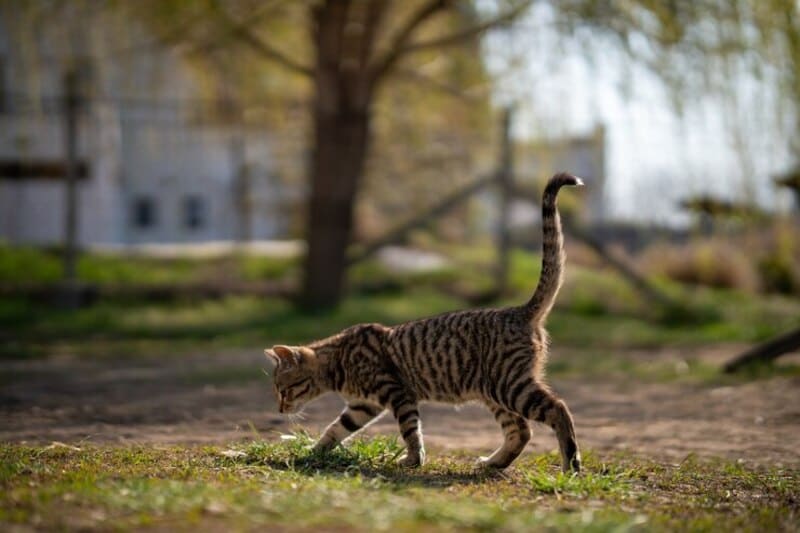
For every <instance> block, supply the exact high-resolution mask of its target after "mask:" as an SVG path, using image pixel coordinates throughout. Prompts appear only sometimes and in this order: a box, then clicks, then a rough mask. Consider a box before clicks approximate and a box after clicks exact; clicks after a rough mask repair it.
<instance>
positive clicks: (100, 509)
mask: <svg viewBox="0 0 800 533" xmlns="http://www.w3.org/2000/svg"><path fill="white" fill-rule="evenodd" d="M285 437H286V440H278V441H277V442H269V441H262V440H255V441H253V442H251V443H249V444H244V445H238V446H235V447H234V448H233V449H227V450H223V449H221V448H215V447H202V448H201V447H198V448H173V447H167V448H152V447H151V448H145V447H94V446H83V447H81V448H76V447H69V446H64V445H51V446H48V447H40V448H32V447H25V446H18V445H3V446H2V448H0V457H2V461H0V487H2V491H0V526H2V525H3V524H5V526H6V527H8V526H13V525H19V524H27V525H32V526H34V527H37V528H48V529H79V528H81V529H123V530H124V529H131V528H138V527H155V528H161V529H165V528H166V529H195V528H198V527H200V528H209V529H210V528H213V529H260V528H264V527H270V528H275V529H286V530H310V529H318V528H320V527H324V528H325V529H326V530H337V529H339V530H360V531H375V530H393V531H396V530H399V531H433V530H437V531H438V530H445V531H447V530H466V531H487V530H498V529H500V530H504V531H526V530H530V529H532V528H537V529H549V530H555V531H562V530H563V531H610V530H614V531H628V530H642V531H645V530H646V531H671V530H675V529H680V530H688V531H712V530H714V531H726V530H744V531H748V530H749V531H764V530H786V531H789V530H793V529H794V528H795V527H796V524H797V520H798V518H800V508H799V507H798V500H797V493H798V490H799V489H800V486H798V485H799V484H800V483H799V482H798V472H797V471H796V470H792V469H785V468H774V469H771V470H763V469H751V468H748V467H746V466H744V465H741V464H738V463H735V462H726V461H703V462H701V461H698V460H696V459H694V458H692V457H689V458H687V460H685V461H684V462H682V463H680V464H677V465H673V464H663V463H659V462H655V461H652V460H648V459H641V458H637V457H634V456H629V455H628V456H614V457H600V456H597V455H595V454H592V453H589V454H587V455H586V457H585V464H586V471H585V473H583V474H581V475H579V476H572V475H564V474H561V473H560V472H559V471H558V466H557V463H558V458H557V457H556V456H555V455H554V454H545V455H533V454H526V455H524V456H523V457H522V458H520V460H518V462H517V463H515V466H514V467H513V468H511V469H510V470H508V471H507V472H505V473H503V474H492V473H487V472H484V471H480V470H476V469H475V467H473V465H472V461H473V459H474V458H473V457H471V456H470V455H467V454H464V453H452V454H445V455H441V454H438V453H433V454H431V456H430V460H429V463H428V464H426V466H425V467H423V468H422V469H419V470H405V469H402V468H400V467H398V466H396V464H395V462H394V461H395V459H396V457H397V456H398V455H399V454H400V452H401V451H402V449H401V447H400V446H399V445H398V442H397V441H396V440H395V439H391V438H386V437H377V438H374V439H371V440H361V439H356V440H355V441H353V442H352V443H351V444H350V445H349V446H348V447H347V448H339V449H337V450H335V451H333V452H331V453H330V454H327V455H317V454H314V453H312V452H310V451H309V450H308V446H309V445H310V444H311V440H310V439H309V437H308V436H307V435H305V434H294V435H288V436H285Z"/></svg>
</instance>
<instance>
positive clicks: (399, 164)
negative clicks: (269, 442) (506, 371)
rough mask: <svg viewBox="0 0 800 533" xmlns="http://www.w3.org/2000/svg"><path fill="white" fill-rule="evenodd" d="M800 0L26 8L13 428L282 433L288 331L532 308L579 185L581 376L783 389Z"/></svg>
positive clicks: (14, 39) (9, 147)
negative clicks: (270, 363)
mask: <svg viewBox="0 0 800 533" xmlns="http://www.w3.org/2000/svg"><path fill="white" fill-rule="evenodd" d="M799 9H800V7H798V3H797V2H796V1H794V0H769V1H761V0H759V1H756V0H724V1H723V0H700V1H681V0H669V1H667V0H665V1H663V2H653V1H645V0H641V1H639V0H637V1H631V2H616V1H612V0H608V1H597V0H567V1H547V0H530V1H524V0H474V1H467V0H414V1H403V2H400V1H382V0H316V1H311V0H309V1H292V2H288V1H281V0H272V1H270V0H264V1H255V0H216V1H215V0H198V1H184V0H139V1H137V2H123V1H118V0H117V1H115V0H102V1H98V0H92V1H89V0H71V1H64V0H36V1H34V0H31V1H25V2H20V1H14V0H0V298H2V299H1V300H0V341H1V344H0V358H2V364H3V369H4V370H3V374H2V376H3V378H2V381H1V382H0V383H1V384H2V385H3V390H4V392H3V393H2V394H0V402H2V405H3V410H4V413H5V414H4V416H5V417H7V419H8V420H9V421H11V422H12V423H13V424H16V425H17V427H16V428H12V429H5V430H4V431H5V433H4V434H3V435H4V437H5V438H12V439H34V440H35V439H47V438H52V437H55V436H61V437H64V438H79V436H80V435H84V434H87V433H91V434H94V435H104V434H105V433H103V432H104V431H105V429H103V428H106V429H108V428H109V427H112V428H119V427H120V426H125V427H131V426H132V425H137V424H138V425H139V426H141V427H144V426H147V427H150V428H151V429H152V428H154V427H157V428H161V429H152V431H156V433H158V432H159V431H167V429H164V427H166V426H167V425H171V426H175V424H179V423H180V424H191V423H193V422H192V421H197V420H201V419H202V420H205V421H206V422H207V425H206V426H203V428H201V430H198V431H199V432H202V431H207V434H209V435H211V434H213V432H214V431H221V432H222V433H218V434H217V438H222V437H219V435H224V436H229V434H228V433H224V431H227V430H229V429H230V427H231V425H232V424H233V423H230V419H229V418H227V415H225V416H223V415H222V414H220V413H219V411H216V410H215V409H221V408H222V407H220V405H221V404H226V405H228V407H229V408H230V409H231V412H234V411H233V406H236V405H238V406H239V407H241V406H242V405H250V407H251V408H252V412H247V411H246V409H245V410H244V411H242V412H244V413H245V414H241V412H237V414H236V415H231V416H234V417H235V420H236V422H235V424H233V425H235V426H236V427H239V426H244V425H246V424H245V422H244V420H248V421H250V420H253V421H255V423H256V426H258V427H260V428H264V427H270V426H269V424H266V425H265V424H264V423H263V420H262V419H261V418H258V417H259V416H260V415H258V414H253V413H258V412H259V411H258V409H263V408H264V406H265V405H266V406H267V407H268V406H269V402H271V400H270V398H269V397H268V394H267V388H266V387H264V386H263V384H258V385H256V383H258V381H259V380H262V381H263V378H262V376H261V374H260V373H259V372H258V371H257V368H258V366H259V365H261V364H262V363H261V359H260V358H261V356H260V353H261V350H262V349H263V348H264V347H265V346H269V345H271V344H273V343H278V342H281V343H300V342H307V341H310V340H313V339H315V338H320V337H323V336H327V335H329V334H332V333H335V332H336V331H338V330H339V329H341V328H343V327H345V326H348V325H351V324H353V323H356V322H363V321H369V322H373V321H380V322H384V323H387V324H395V323H398V322H402V321H405V320H409V319H412V318H418V317H422V316H426V315H430V314H434V313H439V312H444V311H449V310H453V309H459V308H464V307H469V306H477V305H506V304H516V303H520V302H523V301H524V300H525V299H527V298H528V296H529V294H530V293H531V292H532V291H533V289H534V287H535V284H536V280H537V276H538V269H539V260H540V256H539V250H540V246H541V237H540V232H541V228H540V218H539V199H540V194H541V189H542V186H543V183H544V182H545V181H546V179H547V178H548V177H549V176H551V175H552V174H553V173H554V172H556V171H562V170H563V171H568V172H571V173H573V174H576V175H578V176H581V177H582V178H584V180H585V181H586V184H587V186H586V187H585V188H584V189H583V190H579V191H576V190H569V191H564V192H563V193H562V195H561V198H560V200H561V208H562V213H563V215H564V218H565V226H566V241H567V251H568V255H569V259H568V265H567V280H566V284H565V287H564V289H563V292H562V295H561V297H560V299H559V300H558V303H557V306H556V309H555V311H554V313H553V315H552V317H551V320H550V323H549V327H550V330H551V332H552V336H553V339H554V346H555V354H554V356H553V358H552V364H551V376H552V377H553V380H554V381H556V382H558V381H559V380H570V379H572V380H578V381H580V380H598V379H599V380H617V381H620V382H627V381H628V380H631V379H632V378H635V380H638V381H641V382H643V383H656V384H659V385H661V384H664V383H667V384H671V385H672V384H674V385H675V387H676V388H673V389H668V390H670V391H672V394H674V395H678V394H683V393H685V390H686V389H683V388H680V387H683V386H685V385H686V384H687V383H688V384H691V385H692V386H696V385H698V384H699V385H702V386H706V385H709V386H712V387H716V386H718V385H720V383H722V384H727V385H730V384H731V383H742V381H741V380H745V381H749V380H775V379H777V380H783V381H778V382H774V383H773V385H774V387H773V391H781V392H780V394H778V395H777V396H776V397H775V398H773V400H774V402H775V405H784V404H786V403H787V400H788V399H790V398H797V381H796V379H797V377H796V376H797V375H798V373H800V367H799V366H798V364H797V363H798V360H799V359H798V354H797V350H798V349H799V348H800V329H798V328H800V224H799V223H798V222H799V221H800V166H799V165H800V159H799V157H798V156H800V141H798V139H800V131H798V129H799V128H800V18H798V13H799ZM741 356H745V357H744V361H746V362H749V363H748V364H747V365H746V370H745V371H744V372H743V373H740V374H739V375H738V377H725V376H723V374H722V373H721V370H724V369H727V370H730V371H735V370H738V369H739V368H741V367H742V366H743V365H742V364H741V362H742V359H741ZM753 361H755V363H753ZM726 365H727V366H726ZM115 368H125V369H128V370H129V371H130V372H132V373H129V374H125V373H124V372H123V373H122V374H119V373H116V374H115V373H113V372H111V371H112V369H115ZM142 368H145V369H148V370H147V371H144V370H141V369H142ZM131 369H138V370H136V372H134V371H133V370H131ZM254 369H256V370H255V371H254ZM140 370H141V372H140ZM137 372H138V373H137ZM731 380H734V381H731ZM737 380H738V381H737ZM787 380H788V381H787ZM145 382H146V383H148V384H149V385H148V386H146V387H145V386H142V384H143V383H145ZM568 382H569V381H568ZM771 383H772V382H771ZM572 386H573V387H576V385H572ZM126 387H127V388H126ZM256 387H258V388H256ZM262 389H263V392H262ZM256 390H257V391H259V392H257V393H253V399H252V400H249V399H247V398H249V396H248V395H249V394H250V393H251V392H252V391H256ZM715 390H716V389H715ZM220 391H222V392H220ZM792 391H793V392H792ZM137 394H138V395H137ZM170 395H171V396H170ZM179 395H181V396H180V398H178V396H179ZM203 395H205V396H203ZM209 395H210V396H209ZM215 395H216V396H215ZM219 395H222V396H219ZM200 397H212V398H213V399H214V401H213V402H211V401H210V400H209V401H206V402H198V401H196V400H197V399H198V398H200ZM221 398H223V399H224V400H225V401H222V399H221ZM720 398H722V397H720ZM773 400H771V401H773ZM115 401H118V402H120V405H121V404H122V403H123V402H124V403H126V405H127V406H128V407H126V408H125V409H122V407H119V409H117V410H115V409H116V408H115V407H114V405H116V404H115V403H114V402H115ZM594 401H598V400H596V399H595V400H592V399H589V398H587V399H586V402H587V403H586V405H587V406H588V405H591V404H592V403H593V402H594ZM599 401H600V402H602V399H601V400H599ZM692 401H694V400H692ZM137 402H138V403H137ZM237 402H239V403H238V404H237ZM247 402H251V403H252V405H251V404H249V403H247ZM165 405H170V406H174V405H178V406H179V407H169V408H165V407H164V406H165ZM656 407H657V406H656ZM587 408H588V407H587ZM654 408H655V407H654ZM37 409H39V410H38V411H37ZM42 409H44V411H42ZM59 409H60V410H59ZM137 409H138V410H137ZM573 410H575V411H576V412H577V413H578V414H580V412H581V407H580V404H579V406H578V407H577V408H573ZM43 413H44V414H43ZM750 414H751V413H749V412H748V413H746V417H750ZM251 416H252V419H251V418H248V417H251ZM608 416H613V413H611V414H609V415H608ZM781 416H784V415H781ZM786 416H789V417H790V418H789V419H786V418H785V417H784V418H783V419H781V418H776V419H775V420H773V422H774V423H775V424H776V425H778V424H785V423H786V420H794V421H795V422H796V420H797V418H796V417H797V416H798V414H797V413H796V412H794V414H791V413H790V414H789V415H786ZM792 416H793V417H795V418H791V417H792ZM215 417H216V418H215ZM322 418H323V417H322V416H321V415H320V423H322V422H323V420H322ZM751 418H752V417H751ZM748 420H749V421H750V422H752V420H751V419H750V418H746V419H743V422H742V423H743V424H745V423H746V422H747V421H748ZM770 420H772V419H768V421H767V423H770ZM762 422H763V418H762ZM280 423H282V422H275V424H280ZM214 424H216V425H214ZM6 427H7V428H9V426H6ZM794 427H796V426H794ZM198 431H194V432H190V433H187V434H186V435H183V437H184V438H189V439H190V440H192V439H195V438H197V435H198V434H199V432H198ZM159 434H160V433H159ZM126 435H127V433H126ZM187 435H189V436H188V437H187ZM141 436H142V435H141V434H136V433H133V434H130V435H129V436H128V437H124V435H123V437H121V438H137V437H141ZM101 438H102V437H101ZM109 438H110V437H109ZM114 438H117V437H114ZM209 438H211V439H213V438H215V437H213V436H211V437H209ZM597 438H602V437H597ZM606 444H607V445H608V446H613V445H614V444H613V442H611V441H608V442H606ZM596 445H602V444H597V443H596Z"/></svg>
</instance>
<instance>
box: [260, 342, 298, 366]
mask: <svg viewBox="0 0 800 533" xmlns="http://www.w3.org/2000/svg"><path fill="white" fill-rule="evenodd" d="M264 354H266V356H267V357H268V358H271V359H273V360H274V361H275V364H276V365H277V366H281V365H299V364H300V363H301V362H302V361H303V359H304V357H303V354H302V353H301V351H300V349H299V348H295V347H293V346H283V345H282V344H278V345H277V346H273V347H272V348H271V349H269V350H264Z"/></svg>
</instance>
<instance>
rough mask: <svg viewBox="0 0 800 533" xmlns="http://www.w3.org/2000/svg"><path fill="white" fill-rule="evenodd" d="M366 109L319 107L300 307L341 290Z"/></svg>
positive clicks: (326, 303)
mask: <svg viewBox="0 0 800 533" xmlns="http://www.w3.org/2000/svg"><path fill="white" fill-rule="evenodd" d="M369 123H370V117H369V114H368V113H367V112H366V111H364V112H356V111H348V110H345V111H339V112H337V113H334V114H329V113H326V112H324V111H319V110H318V111H317V112H316V113H315V116H314V129H315V131H314V146H315V153H314V155H313V158H312V162H311V200H310V202H309V209H310V213H309V216H308V220H309V228H308V256H307V258H306V272H305V284H304V287H303V300H302V304H303V305H304V307H306V308H308V309H311V310H318V309H324V308H329V307H332V306H334V305H336V304H337V303H338V302H339V300H340V299H341V296H342V287H343V285H344V279H345V269H346V267H347V264H346V256H345V254H346V252H347V246H348V245H349V243H350V236H351V232H352V228H353V219H354V208H355V197H356V191H357V189H358V185H359V181H360V179H361V176H362V174H363V171H364V160H365V157H366V153H367V143H368V138H369Z"/></svg>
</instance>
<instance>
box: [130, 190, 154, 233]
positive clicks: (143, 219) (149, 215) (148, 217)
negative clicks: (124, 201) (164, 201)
mask: <svg viewBox="0 0 800 533" xmlns="http://www.w3.org/2000/svg"><path fill="white" fill-rule="evenodd" d="M131 218H132V221H131V223H132V224H133V226H134V227H137V228H139V229H147V228H152V227H154V226H155V225H156V222H157V221H158V210H157V206H156V201H155V199H154V198H153V197H151V196H139V197H137V198H135V199H134V200H133V210H132V217H131Z"/></svg>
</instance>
